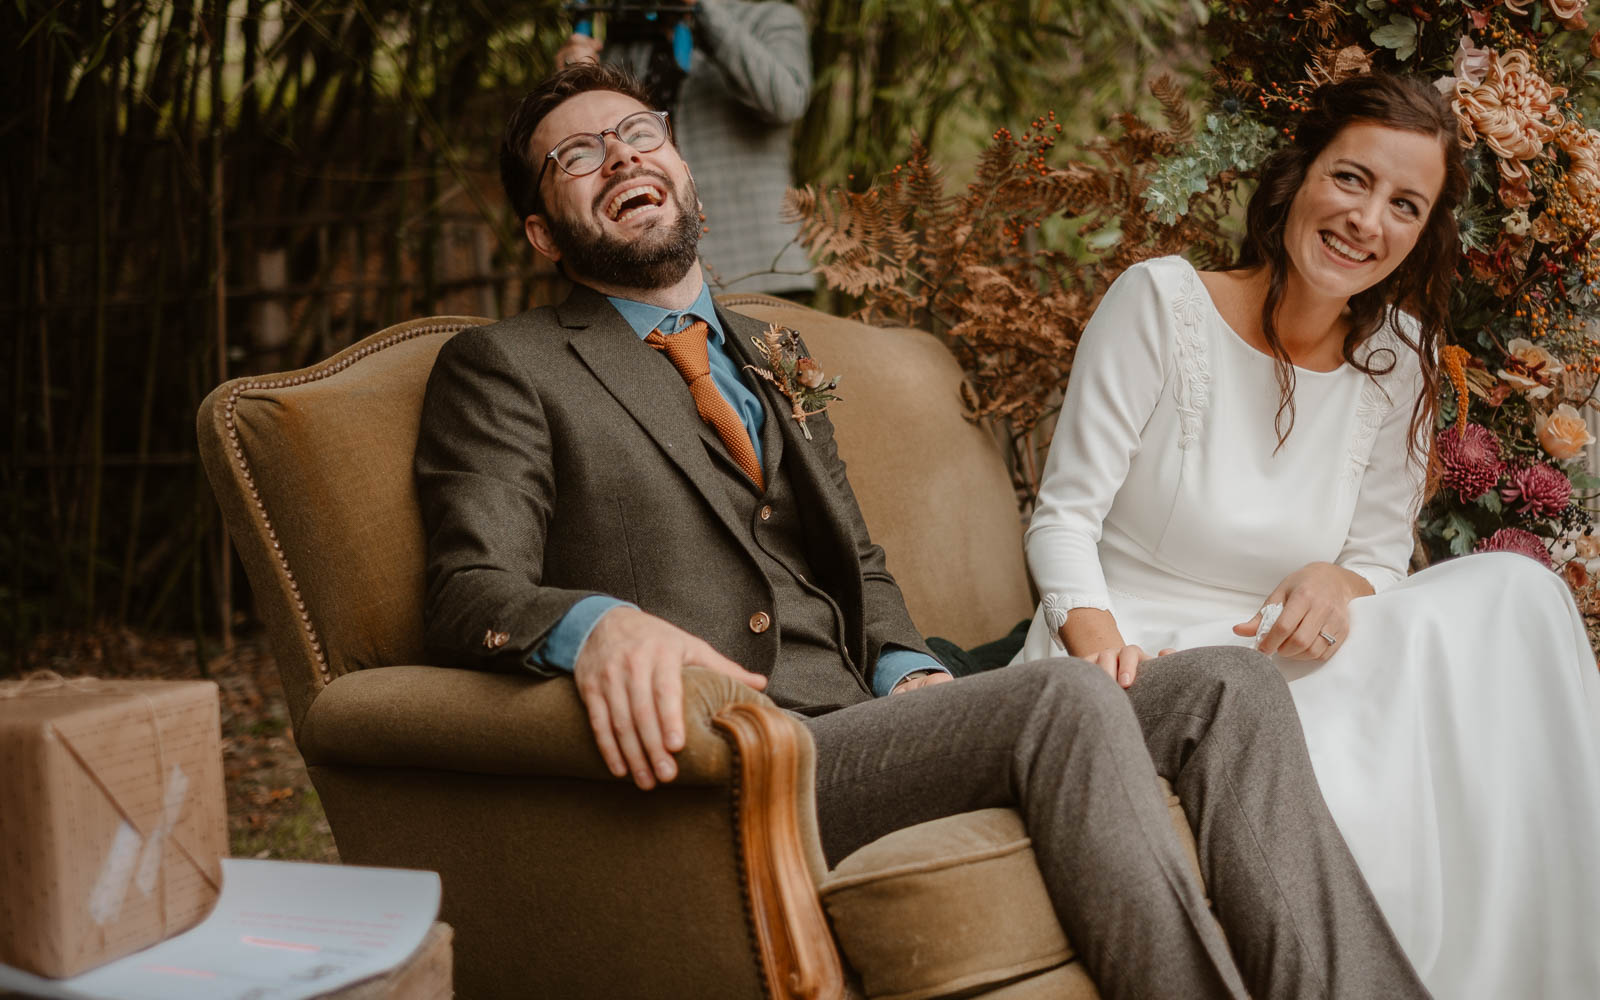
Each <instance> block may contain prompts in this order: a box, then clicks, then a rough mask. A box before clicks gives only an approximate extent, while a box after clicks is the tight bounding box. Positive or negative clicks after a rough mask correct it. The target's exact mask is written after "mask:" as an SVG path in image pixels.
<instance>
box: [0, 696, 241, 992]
mask: <svg viewBox="0 0 1600 1000" xmlns="http://www.w3.org/2000/svg"><path fill="white" fill-rule="evenodd" d="M221 737H222V732H221V720H220V714H219V710H218V701H217V686H216V685H215V684H213V683H211V682H210V681H135V680H99V679H95V678H88V677H84V678H77V679H73V680H63V679H62V678H60V677H56V676H55V675H35V676H33V677H29V678H26V679H24V680H20V681H7V682H3V683H0V963H3V964H5V965H10V966H14V967H16V968H19V969H24V970H27V971H29V972H33V973H36V974H39V975H43V976H52V977H62V976H70V975H75V974H77V973H79V972H82V971H84V970H85V969H90V968H93V967H94V966H97V965H101V964H103V963H105V962H109V961H111V960H112V959H114V958H119V957H121V956H123V955H126V954H129V953H130V952H134V951H137V950H139V949H140V948H144V947H147V946H149V945H152V944H154V943H156V942H157V941H161V940H164V939H165V938H168V937H171V936H172V935H174V934H177V933H179V932H181V931H184V930H187V929H188V928H189V927H192V926H193V925H194V924H195V923H197V922H199V921H200V919H201V918H203V917H204V916H205V915H206V913H207V912H209V911H210V909H211V906H212V904H213V903H214V902H215V901H216V897H217V892H218V890H219V889H220V887H221V884H222V870H221V863H220V862H221V858H222V857H223V856H224V855H226V854H227V851H228V820H227V802H226V799H225V798H224V795H223V788H222V748H221V742H222V739H221Z"/></svg>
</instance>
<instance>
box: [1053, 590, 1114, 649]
mask: <svg viewBox="0 0 1600 1000" xmlns="http://www.w3.org/2000/svg"><path fill="white" fill-rule="evenodd" d="M1039 606H1040V607H1041V608H1042V609H1043V610H1044V623H1045V625H1047V626H1049V628H1050V642H1051V643H1052V644H1053V645H1054V646H1055V647H1056V648H1057V649H1059V650H1061V651H1062V652H1063V653H1065V652H1066V651H1067V647H1066V646H1064V645H1062V644H1061V626H1063V625H1065V624H1066V623H1067V612H1068V611H1071V610H1072V609H1073V608H1097V609H1099V610H1101V611H1110V610H1111V602H1110V601H1107V600H1106V599H1105V598H1103V597H1077V596H1074V595H1072V594H1046V595H1044V599H1043V600H1042V601H1040V602H1039Z"/></svg>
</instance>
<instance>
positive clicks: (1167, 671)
mask: <svg viewBox="0 0 1600 1000" xmlns="http://www.w3.org/2000/svg"><path fill="white" fill-rule="evenodd" d="M1141 684H1144V685H1147V687H1146V688H1145V690H1144V691H1142V692H1141V691H1139V688H1140V685H1141ZM1130 693H1131V694H1133V695H1134V696H1135V697H1136V698H1137V697H1138V695H1139V694H1147V695H1158V696H1160V699H1161V700H1162V701H1164V702H1167V703H1168V706H1169V707H1174V708H1175V707H1176V706H1174V705H1172V704H1171V703H1172V701H1173V700H1174V699H1176V700H1178V701H1190V700H1194V701H1199V702H1207V703H1210V704H1212V705H1214V706H1216V707H1218V708H1220V707H1222V705H1223V704H1226V705H1228V706H1229V707H1230V708H1231V709H1233V710H1234V711H1243V712H1245V713H1247V714H1269V715H1270V714H1274V713H1277V712H1284V711H1287V712H1293V711H1294V701H1293V699H1292V698H1291V697H1290V695H1289V686H1288V685H1287V684H1286V683H1285V682H1284V680H1283V675H1282V674H1280V673H1279V672H1278V668H1277V667H1275V666H1274V665H1273V663H1272V660H1271V659H1269V658H1268V657H1266V656H1264V655H1262V654H1261V653H1258V652H1256V651H1255V650H1253V649H1247V648H1245V647H1243V646H1202V647H1199V648H1196V649H1186V650H1183V651H1182V652H1178V653H1170V654H1168V655H1166V656H1163V657H1158V658H1157V659H1154V660H1147V661H1146V662H1145V664H1144V666H1143V667H1141V669H1140V674H1139V679H1138V680H1136V681H1135V682H1134V685H1133V691H1131V692H1130Z"/></svg>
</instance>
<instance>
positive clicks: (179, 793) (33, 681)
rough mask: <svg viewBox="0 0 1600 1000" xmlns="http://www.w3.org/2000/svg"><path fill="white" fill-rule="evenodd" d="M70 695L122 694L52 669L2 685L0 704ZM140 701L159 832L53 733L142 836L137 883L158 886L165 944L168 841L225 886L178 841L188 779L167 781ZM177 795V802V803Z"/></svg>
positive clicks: (153, 714)
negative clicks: (157, 795)
mask: <svg viewBox="0 0 1600 1000" xmlns="http://www.w3.org/2000/svg"><path fill="white" fill-rule="evenodd" d="M67 693H74V694H92V695H103V696H108V697H115V696H117V695H118V694H121V693H124V692H118V691H116V690H114V689H113V687H112V686H111V685H106V684H104V683H103V682H102V680H101V679H100V678H98V677H87V676H84V677H73V678H67V677H62V676H61V675H60V674H58V673H56V672H55V671H54V670H37V671H34V672H33V673H31V674H29V675H27V676H26V677H23V678H22V679H20V680H15V681H4V682H0V700H6V699H12V698H20V697H22V696H23V695H24V694H27V695H41V694H44V695H49V694H67ZM139 698H140V700H142V701H143V702H144V705H145V708H146V710H147V711H148V712H149V720H150V730H151V732H152V733H153V734H154V736H155V746H156V782H157V785H158V786H159V787H161V788H163V789H165V792H164V794H163V796H162V803H161V817H160V819H158V820H157V823H156V828H155V829H154V830H151V831H149V832H146V831H145V830H143V829H141V828H140V826H139V823H138V822H137V821H136V820H135V819H134V817H133V811H132V810H130V809H129V808H128V807H127V806H126V805H125V804H124V803H123V802H122V801H121V800H120V799H119V798H118V797H117V795H116V793H115V792H113V791H112V790H111V786H110V785H108V784H107V783H106V782H105V780H104V779H103V778H101V776H100V774H99V773H98V772H97V771H96V770H95V768H94V765H93V764H92V763H90V761H89V758H88V756H87V755H86V754H84V753H83V752H82V751H80V750H79V749H78V748H77V747H76V746H74V745H73V743H72V741H71V740H70V739H69V738H68V737H67V736H66V734H65V733H62V732H61V731H60V730H59V729H57V730H56V731H55V736H56V739H57V740H59V741H60V743H61V745H62V746H63V747H64V748H65V749H66V751H67V753H68V754H70V755H71V756H72V759H73V760H75V761H77V763H78V767H79V768H81V769H82V771H83V773H84V774H85V775H87V776H88V778H89V780H90V781H91V782H93V783H94V785H95V787H96V788H98V789H100V794H102V795H104V796H105V798H106V801H107V802H110V803H111V807H112V808H113V809H115V810H116V811H117V814H118V815H119V816H121V817H122V821H123V822H124V823H126V824H127V825H128V827H129V828H130V829H132V830H133V831H134V833H136V834H138V836H139V838H140V840H141V841H143V842H144V849H143V852H142V854H143V856H142V857H141V859H140V864H139V870H138V872H137V873H136V874H135V878H136V879H137V880H138V881H139V882H146V881H150V880H153V881H154V882H155V883H156V885H155V888H156V890H157V897H156V905H157V909H158V910H159V911H160V913H161V937H162V939H163V940H164V939H165V938H166V937H167V936H168V929H169V928H168V921H169V917H168V913H167V910H168V905H167V880H166V879H163V878H161V877H160V867H161V855H162V851H163V847H164V844H165V841H166V840H167V839H168V838H169V837H170V839H171V841H172V846H174V847H176V848H177V849H178V853H180V854H182V855H183V856H184V857H185V858H186V859H188V861H189V863H190V864H191V865H193V866H194V869H195V871H197V872H199V873H200V877H201V878H203V879H205V881H206V884H207V885H209V886H210V887H211V888H212V889H213V890H215V891H217V892H221V891H222V886H221V885H220V884H218V881H217V880H216V879H214V878H212V877H211V873H210V872H208V871H207V870H206V867H205V865H203V864H201V863H200V861H199V859H197V858H196V857H195V856H194V853H193V852H192V851H190V850H189V848H188V847H186V846H185V845H184V843H183V841H182V840H181V839H180V838H179V837H178V836H177V833H176V827H177V823H178V817H179V815H181V812H182V806H183V797H184V789H185V788H187V778H183V772H182V769H181V768H175V770H177V771H178V776H179V777H180V778H183V781H182V783H179V782H177V781H169V779H168V778H167V750H166V742H165V740H164V739H163V737H162V735H161V721H160V717H159V713H158V712H157V710H156V703H155V702H154V701H153V700H151V698H150V696H149V695H148V694H145V693H143V692H140V693H139ZM175 792H176V799H177V800H176V801H173V799H174V793H175ZM140 888H141V890H143V891H144V892H145V893H146V894H148V893H149V891H150V890H149V888H147V887H145V886H143V885H141V886H140Z"/></svg>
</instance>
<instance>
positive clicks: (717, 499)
mask: <svg viewBox="0 0 1600 1000" xmlns="http://www.w3.org/2000/svg"><path fill="white" fill-rule="evenodd" d="M556 319H557V321H558V322H560V324H561V325H562V326H563V327H564V328H566V329H567V331H568V334H567V342H568V344H569V345H570V346H571V347H572V349H573V351H575V352H576V353H577V355H578V357H579V358H581V359H582V360H583V363H584V364H585V365H586V366H587V367H588V369H589V370H590V371H591V372H593V373H594V377H595V378H596V379H597V380H599V382H600V384H601V385H603V386H604V387H605V389H606V391H607V392H609V393H610V394H611V395H612V396H613V397H614V398H615V399H616V400H617V402H618V403H621V404H622V407H623V408H624V409H626V410H627V411H628V413H629V415H630V416H632V417H633V419H634V421H635V422H637V423H638V424H639V426H640V427H641V428H643V429H644V432H645V433H646V434H648V435H649V436H650V438H651V439H652V440H654V441H655V443H656V445H657V446H658V447H660V449H661V451H662V453H663V454H664V455H665V456H666V457H667V460H668V461H669V462H671V463H672V464H673V465H674V466H676V467H677V469H678V470H679V471H680V472H682V473H683V474H684V476H685V477H687V478H688V480H689V481H690V482H691V483H692V484H693V485H694V488H695V490H696V491H697V492H698V493H699V494H700V495H701V496H702V497H703V498H704V499H705V501H706V503H707V504H709V505H710V506H711V508H712V509H713V510H715V511H716V513H717V516H718V517H719V518H721V519H722V521H723V523H724V524H726V525H727V526H728V528H729V530H730V531H732V532H733V534H734V536H735V537H736V538H737V537H741V534H740V529H741V525H740V521H739V517H738V515H737V513H736V512H735V511H734V509H733V505H732V504H731V503H730V502H729V501H728V497H727V491H726V486H725V485H724V483H723V482H722V478H723V477H725V475H726V473H723V472H721V471H719V470H718V469H717V468H716V467H715V466H714V465H713V464H712V459H711V455H710V454H709V453H708V452H707V451H706V444H707V442H708V441H710V442H714V443H715V445H716V447H718V448H720V447H722V443H721V441H720V440H718V439H717V438H716V434H715V432H714V431H712V430H711V429H710V428H708V427H706V426H705V422H704V421H702V420H701V419H700V414H699V413H698V412H697V411H696V410H695V406H694V401H693V399H691V398H690V396H689V391H688V389H687V387H686V386H685V385H684V384H683V377H682V376H681V375H679V374H678V372H677V370H676V369H675V368H673V367H672V362H670V361H668V360H667V359H666V358H665V357H663V356H661V355H660V354H659V352H657V351H655V350H653V349H651V348H650V347H649V346H648V345H647V344H645V343H644V342H643V341H641V340H640V339H639V337H638V335H637V334H635V333H634V332H633V328H632V327H630V326H629V325H628V323H627V321H626V320H624V319H623V318H622V316H621V315H620V314H619V313H618V312H617V310H616V309H615V308H614V307H613V306H612V305H611V303H610V302H608V301H606V299H605V296H603V295H601V294H599V293H598V292H596V291H594V290H593V289H590V288H587V287H584V286H582V285H579V286H576V287H574V289H573V292H572V295H571V296H569V297H568V299H567V300H566V301H565V302H563V303H562V304H561V305H560V306H558V307H557V308H556ZM707 435H709V437H708V436H707Z"/></svg>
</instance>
